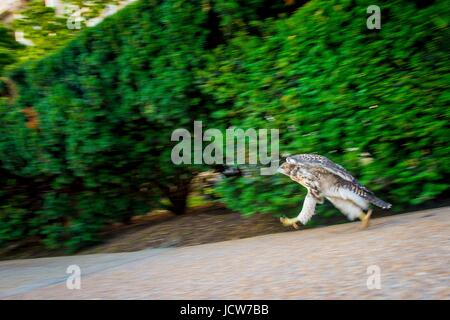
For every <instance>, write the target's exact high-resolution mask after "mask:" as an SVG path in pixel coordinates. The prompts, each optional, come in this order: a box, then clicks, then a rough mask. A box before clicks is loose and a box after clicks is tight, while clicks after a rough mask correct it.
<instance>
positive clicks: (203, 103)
mask: <svg viewBox="0 0 450 320" xmlns="http://www.w3.org/2000/svg"><path fill="white" fill-rule="evenodd" d="M369 2H370V1H311V2H309V3H307V4H306V5H304V6H302V7H301V8H300V9H298V10H297V11H295V10H294V9H296V8H298V7H300V6H301V5H302V4H303V2H300V1H297V2H295V4H294V5H285V4H284V2H282V1H275V0H274V1H267V0H254V1H245V2H242V1H237V0H235V1H225V0H217V1H210V2H208V1H181V0H169V1H162V2H158V1H141V2H138V3H136V4H133V5H130V6H129V7H127V8H126V9H124V10H123V11H121V12H119V13H118V14H116V15H114V16H112V17H109V18H107V19H106V20H105V21H104V22H102V23H101V24H100V25H98V26H97V27H95V28H92V29H88V30H86V31H84V32H81V33H80V35H79V36H78V37H77V38H76V39H75V40H73V41H71V42H70V43H69V44H68V45H67V46H66V47H64V48H62V49H61V50H59V51H58V52H57V53H56V54H52V55H50V56H47V57H45V58H43V59H42V60H40V61H38V62H36V63H29V64H26V65H23V66H22V67H21V68H18V69H16V70H15V71H13V72H12V74H11V75H10V77H11V78H12V79H13V80H14V82H15V83H16V85H17V89H18V97H17V98H16V99H15V101H14V102H11V100H7V99H2V100H0V170H1V172H0V173H1V176H0V177H1V182H2V189H1V191H0V244H5V243H7V242H9V241H12V240H20V239H24V238H26V237H29V236H36V237H38V238H39V239H41V241H42V242H43V243H44V244H45V245H47V246H48V247H50V248H57V247H66V248H68V249H70V250H76V249H78V248H80V247H81V246H84V245H88V244H92V243H95V242H97V241H98V240H99V239H98V236H97V234H98V233H99V231H100V230H101V228H102V227H103V226H105V225H106V224H109V223H111V222H114V221H125V222H126V221H128V220H129V219H130V217H131V216H132V215H135V214H141V213H146V212H148V210H150V209H151V208H154V207H161V206H163V205H164V204H166V203H169V205H168V207H169V209H170V210H172V211H174V212H176V213H183V212H184V210H185V207H186V199H187V194H188V192H189V182H190V180H191V179H192V177H193V176H194V175H195V174H196V173H197V172H198V171H200V170H202V169H203V168H202V167H196V166H174V165H173V164H172V163H171V161H170V152H171V148H172V146H173V145H174V143H173V142H171V141H170V136H171V133H172V131H173V130H174V129H176V128H188V129H189V128H192V123H193V121H194V120H203V121H204V123H205V124H206V125H207V126H208V127H210V128H213V127H214V128H222V129H224V128H226V127H228V126H229V125H236V126H239V127H241V128H244V129H246V128H279V129H280V134H281V136H280V142H281V145H280V148H281V151H282V152H285V153H290V154H293V153H305V152H316V153H320V154H323V155H326V156H329V157H330V158H331V159H333V160H335V161H337V162H339V163H341V164H342V165H344V166H345V167H347V168H348V169H349V170H350V171H351V172H352V173H354V174H355V176H357V177H358V178H360V180H361V182H362V183H365V184H367V185H368V186H369V187H370V188H371V189H373V190H374V191H375V192H376V193H377V194H378V195H379V196H380V197H382V198H386V200H388V201H390V202H392V203H393V204H394V207H395V208H401V207H402V206H406V205H409V204H420V203H423V202H426V201H428V200H431V199H435V198H436V197H439V196H441V195H442V194H444V192H446V191H447V190H448V176H449V175H448V173H449V163H448V161H449V160H448V158H449V157H448V155H449V154H448V153H449V152H448V151H449V149H448V137H449V129H448V116H449V111H448V110H449V109H448V107H447V106H448V102H449V94H448V92H449V91H448V84H449V79H448V77H449V72H448V71H449V63H448V58H447V55H448V44H447V43H448V41H447V40H448V17H449V15H448V8H447V6H446V5H445V1H436V2H435V3H434V4H433V5H430V6H426V7H420V8H418V7H417V6H416V5H415V4H414V3H410V2H408V1H396V2H392V1H391V2H383V3H381V4H379V5H380V6H381V7H382V29H381V30H367V28H366V17H367V14H366V8H367V6H368V5H369V4H371V3H369ZM218 189H219V192H220V193H221V194H222V196H223V201H224V202H225V203H226V204H228V205H229V206H230V207H231V208H233V209H235V210H238V211H239V212H242V213H243V214H253V213H257V212H260V213H273V214H291V213H293V212H295V211H297V210H298V208H299V198H298V197H297V196H296V193H297V191H298V190H300V188H299V186H297V185H295V184H294V183H291V182H289V181H288V180H287V178H285V177H280V176H257V175H255V176H250V177H240V178H228V179H225V180H224V181H223V182H222V183H221V185H220V186H219V188H218ZM167 200H168V201H167Z"/></svg>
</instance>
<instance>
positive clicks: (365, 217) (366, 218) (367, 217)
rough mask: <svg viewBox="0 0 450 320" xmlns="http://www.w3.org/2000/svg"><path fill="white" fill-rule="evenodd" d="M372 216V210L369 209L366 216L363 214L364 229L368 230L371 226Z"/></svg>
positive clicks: (361, 217)
mask: <svg viewBox="0 0 450 320" xmlns="http://www.w3.org/2000/svg"><path fill="white" fill-rule="evenodd" d="M371 215H372V209H369V211H367V213H366V214H364V213H362V214H361V216H360V219H361V222H362V228H363V229H367V228H368V227H369V224H370V216H371Z"/></svg>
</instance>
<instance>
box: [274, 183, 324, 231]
mask: <svg viewBox="0 0 450 320" xmlns="http://www.w3.org/2000/svg"><path fill="white" fill-rule="evenodd" d="M317 201H318V199H316V198H315V197H314V195H313V194H312V193H311V191H310V190H308V194H307V195H306V198H305V201H304V202H303V208H302V211H301V212H300V213H299V215H298V216H297V217H295V218H292V219H289V218H280V221H281V223H282V224H283V226H285V227H288V226H293V227H294V228H295V229H298V225H297V222H300V223H302V224H306V223H307V222H308V221H309V219H311V217H312V216H313V215H314V213H315V209H316V203H317Z"/></svg>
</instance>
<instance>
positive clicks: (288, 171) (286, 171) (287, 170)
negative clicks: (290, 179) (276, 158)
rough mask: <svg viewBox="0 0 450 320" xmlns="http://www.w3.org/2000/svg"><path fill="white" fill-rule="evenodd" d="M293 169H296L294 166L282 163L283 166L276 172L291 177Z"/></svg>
mask: <svg viewBox="0 0 450 320" xmlns="http://www.w3.org/2000/svg"><path fill="white" fill-rule="evenodd" d="M295 167H296V165H295V164H293V163H288V162H285V163H283V164H282V165H281V166H280V167H279V168H278V170H277V171H278V172H279V173H282V174H284V175H287V176H292V174H293V171H294V169H295Z"/></svg>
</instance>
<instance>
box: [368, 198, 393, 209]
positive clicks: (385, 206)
mask: <svg viewBox="0 0 450 320" xmlns="http://www.w3.org/2000/svg"><path fill="white" fill-rule="evenodd" d="M369 201H370V203H372V204H374V205H376V206H377V207H380V208H382V209H390V208H391V207H392V204H390V203H389V202H386V201H383V200H381V199H380V198H377V197H375V196H372V197H370V199H369Z"/></svg>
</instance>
